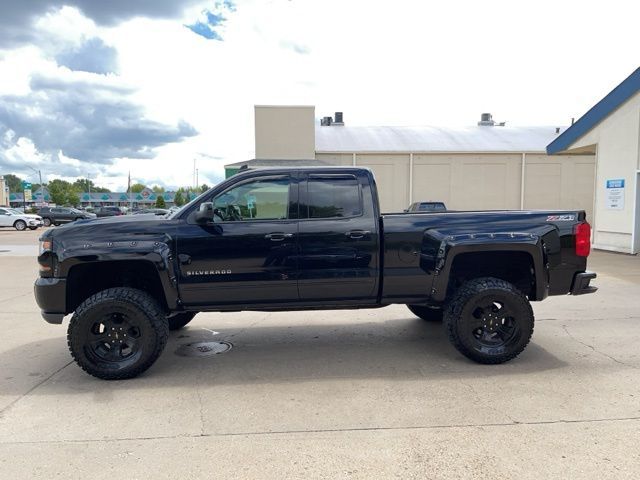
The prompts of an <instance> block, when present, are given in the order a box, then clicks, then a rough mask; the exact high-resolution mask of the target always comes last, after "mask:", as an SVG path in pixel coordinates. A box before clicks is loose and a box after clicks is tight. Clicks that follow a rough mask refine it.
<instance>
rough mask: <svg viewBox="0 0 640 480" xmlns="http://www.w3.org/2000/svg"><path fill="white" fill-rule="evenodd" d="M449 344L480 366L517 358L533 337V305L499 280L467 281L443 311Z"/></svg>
mask: <svg viewBox="0 0 640 480" xmlns="http://www.w3.org/2000/svg"><path fill="white" fill-rule="evenodd" d="M444 322H445V326H446V329H447V333H448V335H449V341H450V342H451V343H452V344H453V346H454V347H456V348H457V349H458V351H459V352H460V353H462V354H463V355H464V356H466V357H467V358H470V359H471V360H474V361H476V362H478V363H486V364H497V363H504V362H507V361H509V360H511V359H512V358H515V357H517V356H518V355H519V354H520V353H521V352H522V351H523V350H524V349H525V347H526V346H527V344H528V343H529V340H530V339H531V335H532V334H533V324H534V316H533V310H532V309H531V304H530V303H529V300H528V299H527V297H525V295H524V294H523V293H522V292H521V291H520V290H518V289H517V288H516V287H515V286H514V285H512V284H510V283H509V282H505V281H504V280H500V279H498V278H492V277H486V278H476V279H473V280H469V281H467V282H465V283H464V284H463V285H462V286H461V287H460V288H459V289H458V291H457V292H456V293H455V294H454V296H453V298H452V299H451V301H450V302H449V304H448V306H447V308H446V310H445V312H444Z"/></svg>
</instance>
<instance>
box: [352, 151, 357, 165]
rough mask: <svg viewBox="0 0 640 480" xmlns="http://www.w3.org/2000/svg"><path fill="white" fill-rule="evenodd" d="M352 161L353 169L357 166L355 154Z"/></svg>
mask: <svg viewBox="0 0 640 480" xmlns="http://www.w3.org/2000/svg"><path fill="white" fill-rule="evenodd" d="M352 161H353V166H354V167H355V166H356V165H357V164H356V154H355V153H354V154H353V160H352Z"/></svg>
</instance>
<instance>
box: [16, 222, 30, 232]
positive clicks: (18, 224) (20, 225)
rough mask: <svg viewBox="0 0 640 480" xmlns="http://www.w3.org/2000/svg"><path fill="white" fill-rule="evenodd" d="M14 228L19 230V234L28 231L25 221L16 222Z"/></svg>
mask: <svg viewBox="0 0 640 480" xmlns="http://www.w3.org/2000/svg"><path fill="white" fill-rule="evenodd" d="M13 228H15V229H16V230H18V231H19V232H22V231H24V230H26V229H27V222H25V221H24V220H16V221H15V223H14V224H13Z"/></svg>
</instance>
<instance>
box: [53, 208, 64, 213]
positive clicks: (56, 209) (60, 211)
mask: <svg viewBox="0 0 640 480" xmlns="http://www.w3.org/2000/svg"><path fill="white" fill-rule="evenodd" d="M63 212H64V210H62V209H61V208H52V209H51V213H63Z"/></svg>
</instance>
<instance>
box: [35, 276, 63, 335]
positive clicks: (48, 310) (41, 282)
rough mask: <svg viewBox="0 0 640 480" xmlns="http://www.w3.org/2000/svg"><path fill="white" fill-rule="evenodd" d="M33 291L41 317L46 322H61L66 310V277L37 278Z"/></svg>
mask: <svg viewBox="0 0 640 480" xmlns="http://www.w3.org/2000/svg"><path fill="white" fill-rule="evenodd" d="M33 291H34V294H35V297H36V303H37V304H38V306H39V307H40V310H41V313H42V318H44V319H45V320H46V321H47V322H48V323H58V324H59V323H62V318H63V317H64V315H65V312H66V298H67V295H66V291H67V279H66V278H38V279H37V280H36V283H35V285H34V286H33Z"/></svg>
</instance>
